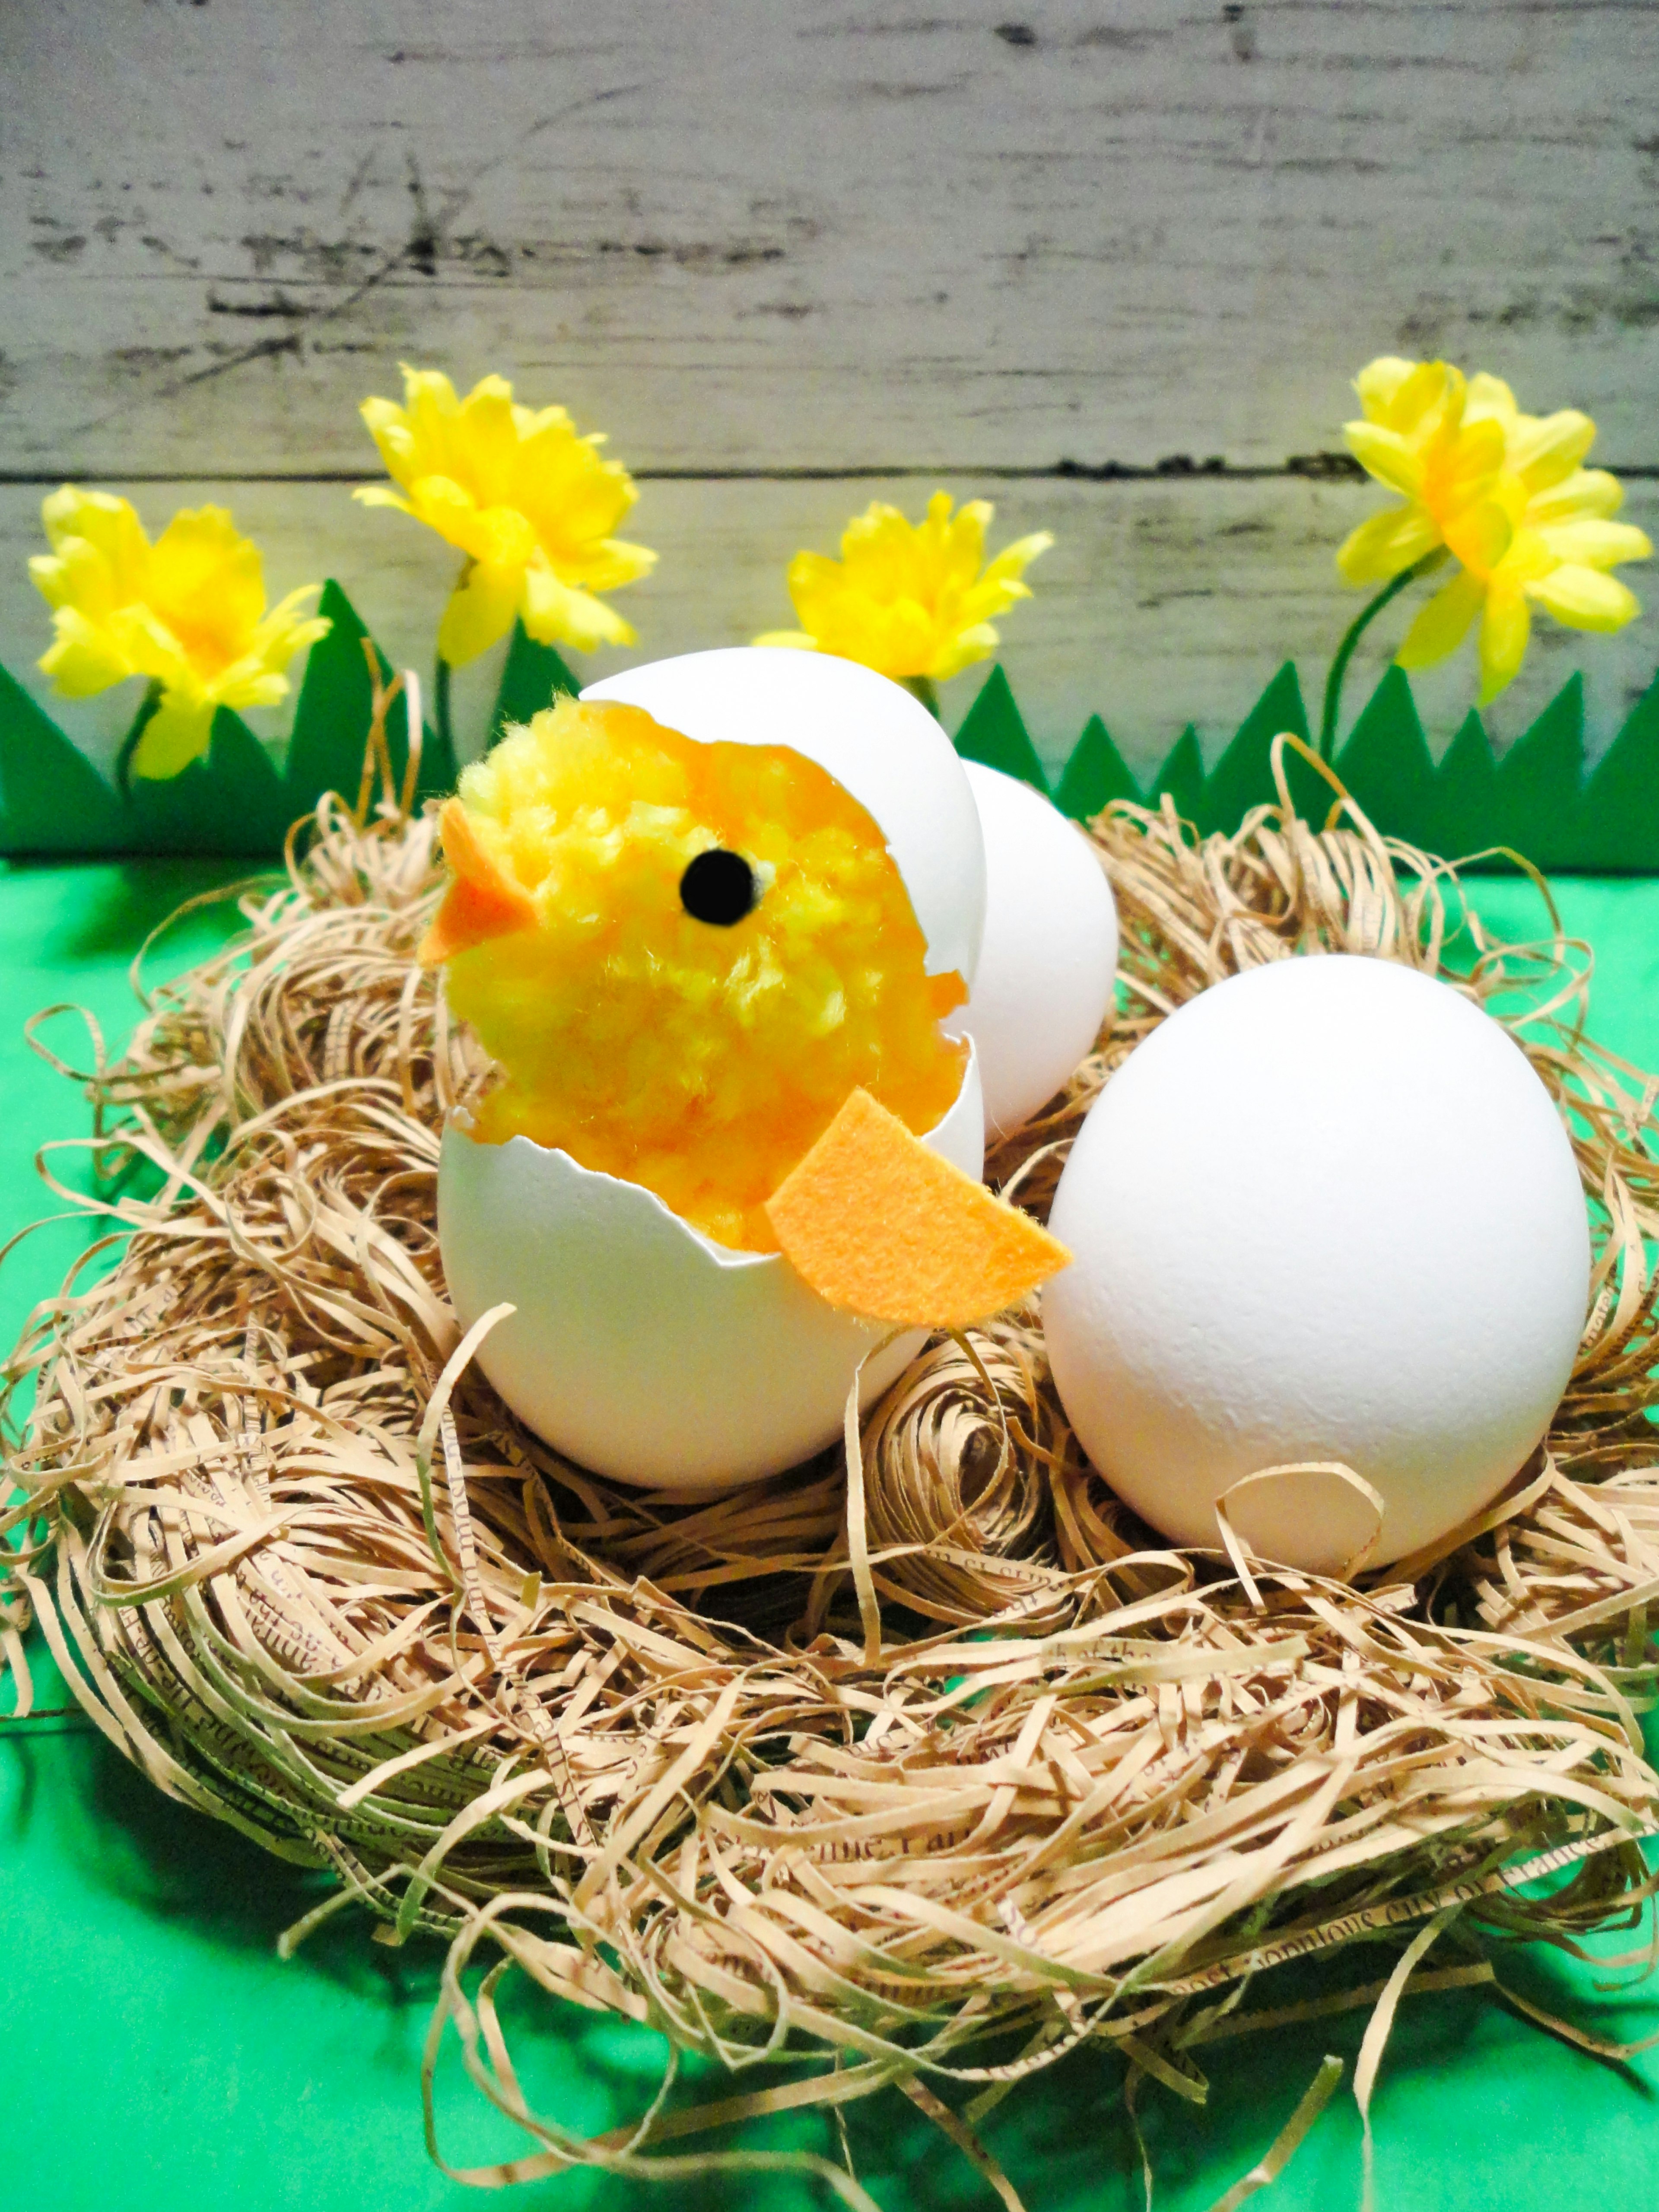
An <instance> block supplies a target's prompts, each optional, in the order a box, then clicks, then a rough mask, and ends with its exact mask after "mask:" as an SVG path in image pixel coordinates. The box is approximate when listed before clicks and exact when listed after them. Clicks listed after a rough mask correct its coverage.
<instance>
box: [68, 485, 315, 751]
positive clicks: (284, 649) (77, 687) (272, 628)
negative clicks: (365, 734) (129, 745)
mask: <svg viewBox="0 0 1659 2212" xmlns="http://www.w3.org/2000/svg"><path fill="white" fill-rule="evenodd" d="M40 513H41V520H42V521H43V522H44V523H45V525H46V537H47V539H48V541H49V542H50V544H51V546H52V550H51V552H50V553H40V554H37V555H36V556H35V557H34V558H33V560H32V561H31V562H29V574H31V575H32V576H33V579H34V581H35V583H36V585H37V586H39V588H40V592H41V594H42V596H43V597H44V598H45V599H46V604H47V605H49V606H50V607H51V608H52V624H53V627H54V629H56V631H57V633H58V635H57V637H56V640H55V641H54V642H53V644H52V647H51V649H50V650H49V651H48V652H47V653H45V654H43V655H42V657H41V660H40V666H41V668H42V670H43V671H45V672H46V675H48V676H50V677H51V678H52V681H53V683H54V684H56V686H57V688H58V690H59V691H60V692H62V693H63V694H64V696H65V697H66V698H70V699H85V698H88V697H90V696H92V694H93V693H94V692H97V691H106V690H108V689H109V687H110V686H111V685H112V684H119V683H122V682H124V681H125V678H128V677H129V676H148V677H149V678H150V679H151V681H152V683H154V684H156V685H158V686H159V687H160V698H159V703H158V705H157V707H156V710H155V713H154V714H152V715H151V716H150V718H149V720H148V721H147V722H146V723H145V725H144V728H143V734H142V735H141V737H140V738H139V740H138V744H137V750H136V751H135V752H134V754H133V757H132V761H131V769H132V773H133V774H134V775H143V776H152V777H166V776H173V775H178V774H179V770H180V769H184V768H186V767H188V766H189V764H190V763H191V761H193V760H195V759H197V758H198V757H199V756H200V755H202V754H203V753H204V752H206V750H207V749H208V741H209V738H210V736H211V734H212V731H213V717H214V715H215V714H216V711H217V710H218V708H221V707H238V708H240V707H270V706H274V705H275V704H276V702H277V701H278V700H279V699H282V698H283V697H284V696H286V694H287V691H288V678H287V677H286V676H285V675H284V674H283V671H284V670H285V669H286V667H287V666H288V664H289V661H290V660H291V659H293V658H294V655H295V653H298V652H299V650H300V648H301V646H306V645H310V644H312V643H313V641H315V640H316V639H318V638H319V637H322V636H324V635H325V634H326V632H327V630H328V627H329V625H328V623H326V622H325V621H324V620H322V619H321V618H320V617H317V616H315V615H307V613H305V612H304V611H303V610H304V606H305V603H306V601H307V600H308V599H310V598H311V597H312V596H313V593H315V592H318V591H319V590H320V588H321V586H319V585H317V584H307V585H305V586H302V587H301V589H300V590H299V591H297V592H289V595H288V597H287V598H286V599H284V600H283V602H282V604H281V605H280V606H276V607H272V608H270V610H269V611H267V610H266V606H265V583H264V564H263V562H261V560H260V557H259V549H258V546H257V545H255V544H252V542H251V540H249V539H248V538H243V537H241V536H240V534H239V533H238V532H237V530H236V526H235V525H234V523H233V522H232V520H231V519H230V516H229V514H228V513H227V512H226V510H225V509H224V508H223V507H196V508H193V509H185V510H182V511H181V512H180V513H177V514H175V515H174V516H173V520H172V521H171V522H169V523H168V525H167V528H166V529H165V530H164V531H163V532H161V536H160V537H159V538H157V539H156V541H155V544H153V545H152V544H150V542H149V538H147V537H146V536H145V534H144V526H143V523H141V522H140V521H139V520H138V516H137V512H136V511H135V510H134V508H133V507H132V505H131V502H130V501H127V500H125V499H117V498H116V497H114V495H112V494H111V493H109V492H102V491H82V490H80V489H77V487H76V486H75V485H73V484H65V485H64V487H63V489H61V490H60V491H55V492H53V493H52V495H51V496H50V498H48V499H47V500H46V502H45V504H44V506H43V507H42V508H41V510H40Z"/></svg>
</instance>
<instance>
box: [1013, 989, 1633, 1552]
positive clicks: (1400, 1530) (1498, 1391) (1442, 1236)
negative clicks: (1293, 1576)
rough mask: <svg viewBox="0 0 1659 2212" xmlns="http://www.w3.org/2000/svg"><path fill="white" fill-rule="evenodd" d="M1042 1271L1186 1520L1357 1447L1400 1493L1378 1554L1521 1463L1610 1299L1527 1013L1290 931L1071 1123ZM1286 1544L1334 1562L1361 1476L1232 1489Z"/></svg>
mask: <svg viewBox="0 0 1659 2212" xmlns="http://www.w3.org/2000/svg"><path fill="white" fill-rule="evenodd" d="M1050 1227H1051V1228H1052V1229H1053V1231H1054V1235H1055V1236H1056V1237H1060V1239H1061V1240H1062V1241H1063V1242H1064V1243H1066V1245H1068V1246H1069V1247H1070V1249H1071V1251H1072V1254H1073V1261H1072V1265H1071V1266H1070V1267H1068V1268H1067V1269H1066V1272H1065V1273H1063V1274H1061V1275H1059V1276H1057V1277H1056V1278H1055V1279H1054V1282H1053V1283H1051V1284H1050V1285H1048V1288H1047V1289H1046V1290H1045V1291H1044V1292H1043V1299H1042V1309H1043V1326H1044V1330H1045V1333H1046V1335H1047V1339H1048V1353H1049V1358H1050V1360H1051V1362H1052V1364H1053V1370H1054V1382H1055V1384H1056V1386H1057V1388H1058V1389H1059V1391H1060V1398H1061V1400H1062V1401H1063V1402H1064V1404H1065V1407H1066V1415H1067V1418H1068V1419H1070V1420H1071V1422H1072V1424H1073V1427H1074V1428H1075V1429H1076V1431H1077V1433H1078V1436H1079V1439H1080V1440H1081V1442H1082V1443H1083V1446H1084V1449H1085V1450H1086V1451H1087V1453H1088V1454H1089V1456H1090V1458H1091V1460H1092V1461H1093V1462H1094V1463H1095V1465H1096V1466H1097V1468H1099V1470H1100V1472H1101V1473H1102V1474H1103V1475H1104V1477H1105V1478H1106V1480H1107V1481H1108V1482H1109V1483H1110V1484H1111V1486H1112V1487H1113V1488H1114V1489H1115V1491H1117V1492H1118V1493H1119V1494H1120V1496H1121V1497H1122V1498H1125V1499H1126V1500H1127V1503H1128V1504H1130V1505H1132V1506H1133V1508H1134V1510H1135V1511H1136V1512H1137V1513H1139V1514H1140V1515H1141V1516H1143V1517H1144V1518H1145V1519H1146V1520H1147V1521H1149V1522H1151V1523H1152V1526H1153V1527H1154V1528H1158V1529H1160V1530H1161V1531H1162V1532H1163V1533H1164V1534H1165V1535H1166V1536H1169V1537H1171V1538H1173V1539H1174V1540H1175V1541H1176V1542H1177V1543H1181V1544H1191V1545H1200V1546H1213V1545H1215V1544H1216V1543H1218V1541H1219V1537H1218V1529H1217V1526H1216V1519H1215V1502H1216V1500H1217V1498H1218V1497H1220V1495H1221V1494H1222V1493H1223V1492H1225V1491H1226V1490H1227V1489H1228V1488H1229V1487H1230V1486H1231V1485H1232V1484H1233V1483H1235V1482H1237V1481H1238V1480H1240V1479H1241V1478H1242V1477H1243V1476H1245V1475H1247V1474H1252V1473H1254V1472H1255V1471H1257V1470H1259V1469H1262V1468H1276V1467H1287V1466H1292V1465H1296V1464H1298V1463H1307V1462H1341V1463H1343V1464H1344V1465H1346V1466H1347V1467H1349V1468H1352V1469H1353V1470H1354V1472H1355V1473H1356V1474H1359V1475H1360V1476H1362V1477H1363V1478H1364V1480H1366V1481H1367V1482H1369V1483H1370V1484H1372V1485H1373V1486H1375V1488H1376V1490H1377V1491H1378V1492H1380V1493H1381V1496H1382V1498H1383V1507H1384V1512H1383V1525H1382V1529H1381V1534H1380V1539H1379V1541H1378V1542H1377V1545H1376V1549H1375V1551H1374V1552H1373V1553H1371V1556H1370V1564H1371V1565H1381V1564H1383V1563H1384V1562H1387V1561H1389V1560H1393V1559H1400V1558H1401V1557H1403V1556H1404V1555H1405V1554H1406V1553H1410V1552H1413V1551H1415V1550H1417V1549H1418V1548H1419V1547H1421V1546H1423V1545H1425V1544H1429V1543H1433V1542H1435V1541H1437V1540H1438V1539H1439V1538H1440V1537H1442V1536H1443V1535H1445V1534H1448V1533H1449V1531H1450V1530H1452V1529H1453V1528H1456V1527H1457V1525H1458V1523H1459V1522H1462V1521H1463V1520H1464V1519H1466V1518H1467V1517H1468V1516H1469V1515H1470V1514H1473V1513H1475V1512H1478V1511H1479V1510H1480V1509H1481V1508H1482V1507H1483V1506H1484V1505H1486V1504H1487V1503H1488V1502H1489V1501H1490V1500H1491V1499H1492V1498H1493V1497H1494V1496H1496V1494H1497V1493H1498V1491H1500V1490H1501V1489H1502V1488H1503V1486H1504V1484H1505V1483H1506V1482H1508V1481H1509V1480H1510V1478H1511V1476H1513V1475H1514V1474H1516V1472H1517V1471H1518V1470H1519V1468H1521V1467H1522V1465H1523V1464H1524V1463H1525V1462H1526V1460H1527V1459H1528V1455H1530V1453H1531V1452H1532V1450H1533V1448H1534V1445H1535V1444H1536V1443H1538V1441H1539V1439H1540V1438H1541V1437H1542V1435H1543V1434H1544V1432H1545V1431H1546V1429H1547V1426H1548V1425H1549V1422H1550V1419H1551V1416H1552V1415H1553V1413H1554V1410H1555V1407H1556V1405H1557V1403H1558V1401H1559V1398H1560V1395H1561V1393H1562V1391H1563V1390H1564V1389H1565V1387H1566V1383H1567V1379H1568V1377H1569V1376H1570V1374H1571V1370H1572V1364H1573V1360H1574V1358H1575V1356H1576V1354H1577V1348H1578V1340H1579V1335H1580V1332H1581V1330H1582V1329H1583V1322H1584V1315H1585V1311H1586V1308H1587V1305H1588V1302H1589V1273H1590V1240H1589V1220H1588V1216H1587V1212H1586V1209H1585V1204H1584V1197H1583V1191H1582V1189H1581V1187H1580V1183H1579V1177H1578V1170H1577V1164H1576V1162H1575V1160H1574V1158H1573V1153H1572V1147H1571V1143H1570V1141H1569V1139H1568V1137H1567V1133H1566V1131H1565V1128H1564V1127H1563V1126H1562V1122H1561V1119H1560V1116H1559V1114H1558V1113H1557V1112H1556V1109H1555V1107H1554V1105H1553V1103H1552V1102H1551V1099H1550V1097H1549V1094H1548V1092H1547V1091H1546V1090H1545V1088H1544V1085H1542V1083H1541V1081H1540V1080H1539V1079H1538V1077H1537V1075H1536V1074H1535V1073H1534V1071H1533V1069H1532V1067H1531V1066H1530V1065H1529V1064H1528V1060H1527V1058H1526V1055H1525V1054H1523V1053H1522V1051H1521V1049H1520V1048H1519V1047H1518V1046H1517V1045H1516V1042H1515V1041H1514V1039H1513V1038H1512V1037H1511V1036H1510V1035H1509V1034H1508V1032H1507V1031H1506V1030H1504V1029H1502V1028H1501V1027H1500V1026H1499V1025H1498V1023H1497V1022H1495V1021H1493V1020H1492V1018H1491V1016H1490V1015H1488V1014H1486V1013H1483V1012H1481V1011H1480V1008H1479V1007H1478V1006H1474V1004H1472V1002H1471V1001H1470V1000H1468V999H1466V998H1464V997H1463V996H1462V994H1461V993H1459V992H1457V991H1455V990H1454V989H1453V988H1452V987H1450V986H1449V984H1445V983H1442V982H1439V981H1436V980H1435V978H1434V977H1432V976H1430V975H1424V974H1422V973H1420V972H1419V970H1417V969H1411V968H1406V967H1402V966H1401V965H1399V964H1397V963H1394V962H1391V961H1387V960H1380V959H1369V958H1362V957H1354V956H1351V955H1341V954H1337V955H1318V956H1304V957H1289V958H1285V959H1283V960H1276V961H1273V962H1272V963H1269V964H1268V965H1267V966H1266V967H1263V968H1257V969H1250V970H1248V971H1247V972H1246V973H1244V974H1243V975H1236V976H1233V977H1231V978H1230V979H1229V980H1228V981H1225V982H1223V983H1218V984H1215V985H1213V986H1212V987H1211V988H1210V989H1208V990H1206V991H1204V992H1201V993H1200V994H1199V996H1198V997H1197V998H1195V999H1194V1000H1190V1001H1189V1002H1188V1004H1187V1005H1186V1006H1182V1007H1181V1008H1180V1009H1179V1011H1178V1012H1176V1013H1174V1014H1172V1015H1171V1016H1170V1018H1169V1019H1168V1020H1167V1021H1165V1022H1164V1023H1163V1024H1160V1026H1159V1027H1158V1029H1156V1030H1153V1032H1152V1035H1151V1036H1149V1037H1148V1038H1147V1040H1146V1042H1145V1043H1144V1044H1142V1045H1140V1046H1139V1048H1137V1049H1136V1051H1135V1052H1134V1053H1133V1054H1132V1055H1131V1057H1130V1058H1129V1060H1127V1062H1126V1063H1125V1064H1124V1066H1122V1067H1121V1069H1120V1070H1119V1071H1118V1073H1116V1074H1115V1075H1114V1076H1113V1078H1112V1079H1111V1081H1110V1082H1109V1084H1108V1085H1107V1086H1106V1089H1105V1091H1103V1093H1102V1095H1101V1097H1100V1099H1099V1101H1098V1103H1097V1104H1096V1105H1095V1106H1094V1108H1093V1109H1091V1113H1090V1115H1089V1116H1088V1119H1087V1120H1086V1121H1085V1123H1084V1125H1083V1127H1082V1130H1081V1131H1080V1133H1079V1136H1078V1139H1077V1141H1076V1143H1075V1145H1074V1146H1073V1149H1072V1153H1071V1157H1070V1158H1069V1159H1068V1160H1067V1162H1066V1170H1065V1173H1064V1175H1063V1176H1061V1178H1060V1188H1059V1190H1058V1191H1057V1193H1056V1194H1055V1198H1054V1209H1053V1212H1052V1215H1051V1218H1050ZM1230 1510H1231V1516H1232V1519H1233V1523H1234V1526H1235V1527H1236V1528H1238V1529H1239V1531H1240V1532H1241V1533H1242V1534H1244V1535H1245V1536H1246V1537H1247V1538H1248V1540H1249V1542H1250V1543H1251V1545H1252V1546H1253V1547H1255V1550H1256V1551H1258V1552H1259V1553H1261V1554H1262V1556H1264V1557H1266V1558H1269V1559H1277V1560H1279V1561H1282V1562H1284V1563H1285V1564H1287V1565H1291V1566H1297V1567H1303V1568H1306V1569H1309V1570H1310V1571H1316V1572H1323V1573H1334V1572H1338V1571H1341V1569H1342V1568H1343V1566H1344V1565H1346V1563H1347V1562H1348V1561H1349V1560H1351V1559H1353V1557H1354V1556H1355V1554H1356V1553H1358V1552H1359V1551H1360V1549H1361V1547H1362V1546H1363V1545H1364V1542H1365V1541H1366V1540H1367V1538H1368V1537H1369V1536H1370V1534H1371V1532H1372V1530H1373V1529H1374V1528H1375V1527H1376V1512H1375V1509H1374V1508H1373V1507H1371V1506H1370V1505H1369V1504H1367V1503H1366V1502H1365V1501H1364V1499H1363V1498H1361V1497H1360V1496H1359V1495H1358V1493H1357V1492H1355V1491H1354V1490H1353V1488H1352V1486H1351V1485H1349V1484H1347V1483H1346V1482H1344V1481H1343V1480H1341V1478H1340V1477H1333V1476H1330V1475H1313V1474H1285V1475H1279V1476H1276V1477H1275V1478H1274V1479H1273V1480H1271V1481H1269V1482H1266V1483H1261V1484H1257V1485H1252V1486H1251V1488H1250V1489H1249V1491H1247V1492H1240V1493H1238V1495H1237V1497H1236V1498H1234V1500H1233V1502H1232V1504H1231V1508H1230Z"/></svg>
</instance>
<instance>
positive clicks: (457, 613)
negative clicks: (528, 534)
mask: <svg viewBox="0 0 1659 2212" xmlns="http://www.w3.org/2000/svg"><path fill="white" fill-rule="evenodd" d="M523 597H524V571H523V570H522V569H521V568H507V569H500V568H483V567H482V566H481V565H479V564H477V563H476V562H475V563H474V565H473V566H472V567H471V568H469V569H468V570H467V572H466V574H465V576H464V577H463V578H462V580H461V581H460V582H459V584H458V585H457V586H456V587H455V589H454V591H453V592H451V594H450V598H449V604H448V605H447V607H446V608H445V609H444V612H443V620H442V621H441V623H439V625H438V653H439V657H440V659H444V660H447V662H448V663H449V665H450V666H451V667H452V668H465V665H466V664H467V662H468V661H470V660H476V659H477V657H478V655H479V654H480V653H487V652H488V651H489V648H490V647H491V646H492V645H494V644H495V641H496V640H497V639H498V638H502V637H505V636H506V635H507V632H508V630H510V629H512V627H513V617H515V616H516V615H517V613H518V611H519V607H520V601H521V600H522V599H523Z"/></svg>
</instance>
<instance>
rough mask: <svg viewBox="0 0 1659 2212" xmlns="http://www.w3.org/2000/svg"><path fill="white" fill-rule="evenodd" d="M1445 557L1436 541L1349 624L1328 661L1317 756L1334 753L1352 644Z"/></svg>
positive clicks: (1333, 754)
mask: <svg viewBox="0 0 1659 2212" xmlns="http://www.w3.org/2000/svg"><path fill="white" fill-rule="evenodd" d="M1445 557H1446V549H1445V547H1444V546H1443V545H1437V546H1435V547H1433V548H1432V549H1431V550H1430V551H1429V552H1427V553H1425V555H1424V556H1423V557H1422V559H1421V560H1420V561H1413V562H1412V565H1411V567H1410V568H1402V569H1401V571H1400V574H1398V575H1397V576H1395V577H1392V578H1390V580H1389V582H1387V583H1386V584H1384V585H1383V588H1382V590H1381V591H1380V592H1378V593H1377V595H1376V598H1375V599H1371V600H1370V601H1368V602H1367V604H1366V605H1364V606H1363V607H1362V608H1361V609H1360V611H1359V612H1358V614H1357V615H1356V616H1355V617H1354V618H1353V620H1352V622H1351V623H1349V624H1348V627H1347V629H1346V633H1345V634H1344V635H1343V639H1342V642H1341V644H1340V645H1339V646H1338V647H1337V648H1336V658H1335V659H1334V661H1332V663H1331V672H1330V674H1329V675H1328V677H1327V678H1326V679H1325V711H1324V713H1323V714H1322V715H1321V717H1320V721H1319V757H1320V759H1321V760H1322V761H1329V760H1332V759H1334V757H1335V754H1336V726H1337V720H1338V718H1339V716H1340V713H1341V708H1342V685H1343V683H1344V681H1345V679H1346V676H1347V673H1348V663H1349V662H1350V661H1351V660H1352V659H1353V654H1354V647H1356V646H1357V645H1358V642H1359V641H1360V639H1361V638H1362V637H1364V635H1365V632H1366V631H1367V630H1368V629H1370V625H1371V623H1373V622H1374V621H1375V620H1376V617H1377V616H1378V615H1380V614H1381V613H1382V611H1383V608H1384V607H1386V606H1387V605H1388V604H1389V601H1390V599H1398V598H1399V597H1400V594H1401V592H1403V591H1404V590H1405V589H1406V587H1407V585H1408V584H1414V583H1415V582H1416V581H1417V580H1418V578H1419V576H1426V575H1427V574H1428V573H1429V571H1430V569H1431V568H1438V567H1439V566H1440V563H1441V562H1443V560H1444V559H1445Z"/></svg>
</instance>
